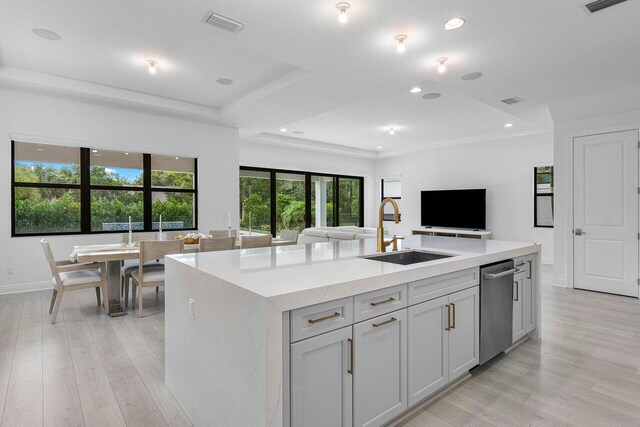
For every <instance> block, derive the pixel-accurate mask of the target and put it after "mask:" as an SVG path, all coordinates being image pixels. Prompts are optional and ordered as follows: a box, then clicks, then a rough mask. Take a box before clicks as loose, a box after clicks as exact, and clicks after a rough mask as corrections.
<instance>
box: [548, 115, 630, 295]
mask: <svg viewBox="0 0 640 427" xmlns="http://www.w3.org/2000/svg"><path fill="white" fill-rule="evenodd" d="M626 131H638V134H639V138H638V139H639V140H640V123H633V122H632V123H628V124H624V125H615V126H607V127H601V128H595V129H589V130H580V131H568V132H567V133H566V134H565V149H566V154H567V156H566V159H567V161H566V165H565V166H566V171H567V180H566V182H567V186H566V188H565V191H566V194H567V205H566V212H567V216H566V224H567V228H566V230H565V233H566V234H565V236H566V237H567V247H566V254H567V258H566V261H567V283H566V286H565V287H566V288H571V289H575V282H574V272H575V270H574V269H575V265H574V240H573V239H574V236H573V230H574V228H575V224H574V223H573V221H574V215H573V213H574V212H573V211H574V209H573V207H574V202H575V197H574V196H575V195H574V192H573V190H574V188H575V187H574V184H575V183H574V164H575V159H574V155H573V154H574V144H575V141H574V140H575V139H576V138H580V137H584V136H593V135H604V134H608V133H618V132H626ZM639 147H640V144H639ZM638 156H639V158H640V148H639V149H638ZM554 172H556V171H554ZM636 184H637V186H638V187H639V188H640V177H639V179H638V182H637V183H636ZM638 197H640V195H639V196H638ZM638 226H639V229H640V213H639V217H638ZM638 244H639V245H640V239H638ZM638 263H639V271H640V257H639V259H638ZM638 286H640V285H638Z"/></svg>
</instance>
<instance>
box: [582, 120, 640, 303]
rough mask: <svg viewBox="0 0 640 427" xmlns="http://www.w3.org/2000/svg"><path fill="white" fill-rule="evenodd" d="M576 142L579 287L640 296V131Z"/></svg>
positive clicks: (604, 135) (588, 137) (609, 134)
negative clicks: (639, 157)
mask: <svg viewBox="0 0 640 427" xmlns="http://www.w3.org/2000/svg"><path fill="white" fill-rule="evenodd" d="M573 143H574V146H573V150H574V151H573V154H574V157H573V159H574V179H573V183H574V184H573V185H574V192H573V194H574V206H573V216H574V218H573V226H574V236H573V248H574V264H573V265H574V267H573V268H574V287H576V288H580V289H588V290H593V291H600V292H608V293H612V294H619V295H628V296H634V297H638V131H637V130H633V131H624V132H614V133H606V134H601V135H592V136H585V137H579V138H574V140H573Z"/></svg>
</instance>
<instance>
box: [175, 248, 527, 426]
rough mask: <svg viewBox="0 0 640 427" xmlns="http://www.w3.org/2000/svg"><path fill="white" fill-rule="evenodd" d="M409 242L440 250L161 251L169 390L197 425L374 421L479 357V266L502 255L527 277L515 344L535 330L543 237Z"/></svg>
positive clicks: (420, 398)
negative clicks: (412, 254)
mask: <svg viewBox="0 0 640 427" xmlns="http://www.w3.org/2000/svg"><path fill="white" fill-rule="evenodd" d="M412 249H414V250H419V251H428V252H433V253H437V254H442V255H449V256H448V257H445V258H441V259H435V260H433V261H428V262H423V263H416V264H413V265H399V264H393V263H388V262H383V261H379V260H372V259H367V257H369V256H372V255H376V242H375V240H373V239H368V240H355V241H341V242H329V243H316V244H308V245H296V246H284V247H271V248H261V249H250V250H235V251H225V252H210V253H200V254H184V255H174V256H171V257H168V258H167V260H166V265H167V267H166V269H167V273H166V299H165V301H166V306H165V311H166V314H165V340H166V350H165V352H166V361H165V362H166V371H165V378H166V384H167V386H168V387H169V389H170V390H171V392H172V393H173V395H174V396H175V398H176V399H177V400H178V402H179V403H180V404H181V406H182V407H183V409H184V410H185V412H186V413H187V415H188V416H189V417H190V418H191V421H192V422H193V423H194V425H196V426H252V427H254V426H256V427H258V426H278V427H280V426H284V427H289V426H299V425H323V426H332V425H338V426H351V425H353V426H356V425H357V426H362V425H366V426H374V425H383V424H385V423H387V422H389V421H391V420H395V419H397V418H398V417H399V416H402V415H403V414H404V413H406V412H407V411H409V410H411V409H412V408H415V407H417V406H419V405H420V404H421V403H422V402H425V401H427V400H428V399H429V398H430V397H432V396H433V395H434V394H436V393H438V392H440V391H441V390H443V389H446V388H447V387H450V386H451V385H452V384H455V383H456V382H459V381H460V380H461V379H463V378H464V377H465V375H468V371H469V369H471V368H473V367H474V366H476V365H477V364H478V351H479V350H478V348H479V313H478V312H479V304H478V300H479V287H478V285H479V281H480V278H479V267H480V266H483V265H487V264H492V263H496V262H499V261H504V260H507V259H515V260H520V265H525V266H527V268H528V272H527V273H526V275H527V277H528V278H529V282H528V283H529V287H528V291H527V290H526V289H527V288H526V287H524V286H523V287H522V288H520V287H519V286H520V285H519V284H518V283H517V282H514V284H515V285H516V286H517V288H516V289H515V290H514V294H515V293H517V295H518V297H517V301H515V300H514V321H513V322H514V343H515V342H516V341H519V340H521V339H524V338H526V337H528V336H532V337H536V338H537V337H538V336H539V335H538V333H539V332H538V331H539V319H540V267H539V260H540V256H539V251H540V245H538V244H533V243H520V242H506V241H498V240H475V239H454V238H446V237H431V236H410V237H407V238H406V240H404V241H402V242H401V247H400V248H399V250H400V251H401V252H405V251H408V250H412ZM516 265H518V264H516ZM523 302H524V305H523ZM516 304H520V305H518V306H517V305H516ZM525 306H528V309H527V310H525ZM517 307H519V309H518V308H517ZM518 310H519V311H518ZM516 312H517V313H519V314H518V315H516ZM525 313H527V315H526V316H525ZM520 314H522V316H520ZM516 318H518V319H519V321H518V325H516V320H515V319H516ZM516 329H518V330H517V331H516ZM313 420H315V421H313Z"/></svg>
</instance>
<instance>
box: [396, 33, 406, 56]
mask: <svg viewBox="0 0 640 427" xmlns="http://www.w3.org/2000/svg"><path fill="white" fill-rule="evenodd" d="M406 39H407V36H405V35H404V34H400V35H399V36H396V40H398V45H397V46H396V50H397V51H398V53H402V52H404V51H405V49H406V48H407V46H406V45H405V44H404V41H405V40H406Z"/></svg>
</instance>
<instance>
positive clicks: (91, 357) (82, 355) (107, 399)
mask: <svg viewBox="0 0 640 427" xmlns="http://www.w3.org/2000/svg"><path fill="white" fill-rule="evenodd" d="M71 357H72V359H73V366H74V370H75V373H76V383H77V385H78V392H79V394H80V402H81V403H82V410H83V412H84V413H85V414H86V413H88V412H95V411H97V410H99V409H102V408H105V407H108V406H113V405H117V401H116V398H115V395H114V394H113V389H112V387H111V383H110V382H109V378H108V377H107V373H106V372H105V370H104V367H103V366H102V360H101V358H100V355H99V354H98V350H97V349H96V347H95V346H94V345H91V346H87V347H79V348H75V349H73V350H71Z"/></svg>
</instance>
